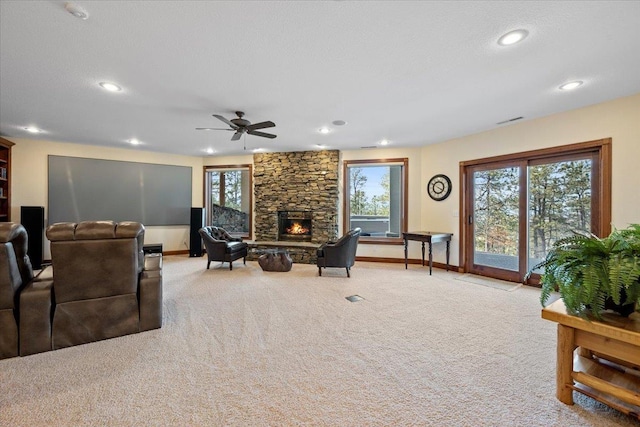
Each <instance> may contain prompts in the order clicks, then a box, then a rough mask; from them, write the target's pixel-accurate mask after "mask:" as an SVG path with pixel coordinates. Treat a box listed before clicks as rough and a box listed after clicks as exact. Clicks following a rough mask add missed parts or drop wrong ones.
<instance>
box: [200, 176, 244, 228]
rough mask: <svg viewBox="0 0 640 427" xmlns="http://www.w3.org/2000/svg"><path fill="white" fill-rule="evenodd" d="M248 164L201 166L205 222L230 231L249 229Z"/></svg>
mask: <svg viewBox="0 0 640 427" xmlns="http://www.w3.org/2000/svg"><path fill="white" fill-rule="evenodd" d="M251 178H252V177H251V166H250V165H242V166H229V167H227V166H211V167H206V168H205V199H206V201H205V202H206V217H207V224H209V225H215V226H218V227H222V228H224V229H225V230H227V231H228V232H230V233H232V234H237V235H241V236H248V235H249V233H250V232H251V200H252V197H251V191H252V190H251V188H252V187H253V183H252V181H251Z"/></svg>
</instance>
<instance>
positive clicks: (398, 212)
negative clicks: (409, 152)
mask: <svg viewBox="0 0 640 427" xmlns="http://www.w3.org/2000/svg"><path fill="white" fill-rule="evenodd" d="M406 173H407V159H394V160H362V161H360V160H358V161H345V174H344V176H345V183H344V188H345V198H346V200H348V203H347V204H346V205H345V206H346V208H347V212H345V215H344V218H345V230H348V229H353V228H356V227H360V228H361V229H362V234H361V241H363V242H364V243H366V241H367V240H380V239H384V240H392V239H396V240H398V239H399V238H400V237H401V236H402V232H403V231H406V214H405V210H406V208H405V202H406Z"/></svg>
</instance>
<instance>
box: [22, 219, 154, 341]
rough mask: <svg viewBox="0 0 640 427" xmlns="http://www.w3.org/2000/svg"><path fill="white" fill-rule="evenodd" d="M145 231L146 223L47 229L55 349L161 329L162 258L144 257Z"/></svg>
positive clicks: (97, 223) (68, 225)
mask: <svg viewBox="0 0 640 427" xmlns="http://www.w3.org/2000/svg"><path fill="white" fill-rule="evenodd" d="M144 231H145V229H144V226H143V225H142V224H140V223H138V222H128V221H127V222H119V223H115V222H113V221H85V222H80V223H78V224H75V223H69V222H67V223H57V224H53V225H51V226H49V227H48V228H47V233H46V234H47V238H48V239H49V240H50V241H51V261H52V263H53V291H54V295H55V307H54V314H53V322H52V325H51V347H52V348H53V349H58V348H62V347H69V346H72V345H78V344H84V343H88V342H92V341H99V340H103V339H107V338H113V337H118V336H121V335H128V334H132V333H136V332H142V331H147V330H150V329H156V328H160V327H161V326H162V255H159V254H150V255H147V256H145V255H144V253H143V243H144ZM21 310H22V307H21Z"/></svg>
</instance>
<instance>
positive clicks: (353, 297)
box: [347, 295, 364, 302]
mask: <svg viewBox="0 0 640 427" xmlns="http://www.w3.org/2000/svg"><path fill="white" fill-rule="evenodd" d="M347 299H348V300H349V301H351V302H358V301H362V300H363V299H364V298H362V297H361V296H360V295H351V296H350V297H347Z"/></svg>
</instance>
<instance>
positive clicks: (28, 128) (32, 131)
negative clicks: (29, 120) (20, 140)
mask: <svg viewBox="0 0 640 427" xmlns="http://www.w3.org/2000/svg"><path fill="white" fill-rule="evenodd" d="M24 130H26V131H27V132H31V133H40V129H38V128H36V127H33V126H27V127H26V128H24Z"/></svg>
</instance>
